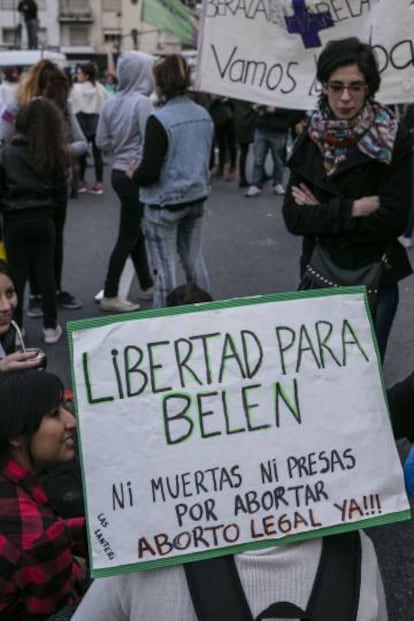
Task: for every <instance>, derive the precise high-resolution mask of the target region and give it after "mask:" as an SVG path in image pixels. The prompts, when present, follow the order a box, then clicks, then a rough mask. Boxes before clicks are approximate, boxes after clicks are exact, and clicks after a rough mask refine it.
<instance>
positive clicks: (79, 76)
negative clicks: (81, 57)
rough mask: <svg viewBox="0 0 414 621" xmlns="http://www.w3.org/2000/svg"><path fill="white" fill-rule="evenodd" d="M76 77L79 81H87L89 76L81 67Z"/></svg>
mask: <svg viewBox="0 0 414 621" xmlns="http://www.w3.org/2000/svg"><path fill="white" fill-rule="evenodd" d="M76 78H77V80H78V82H86V80H87V79H88V76H87V75H86V73H83V71H82V69H81V68H80V67H79V68H78V70H77V72H76Z"/></svg>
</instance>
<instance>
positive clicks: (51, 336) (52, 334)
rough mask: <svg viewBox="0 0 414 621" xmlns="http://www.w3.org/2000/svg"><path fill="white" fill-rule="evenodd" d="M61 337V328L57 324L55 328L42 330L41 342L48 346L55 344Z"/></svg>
mask: <svg viewBox="0 0 414 621" xmlns="http://www.w3.org/2000/svg"><path fill="white" fill-rule="evenodd" d="M61 336H62V328H61V326H60V325H59V324H58V325H57V326H56V328H43V341H44V342H45V343H47V344H48V345H53V343H57V342H58V340H59V339H60V337H61Z"/></svg>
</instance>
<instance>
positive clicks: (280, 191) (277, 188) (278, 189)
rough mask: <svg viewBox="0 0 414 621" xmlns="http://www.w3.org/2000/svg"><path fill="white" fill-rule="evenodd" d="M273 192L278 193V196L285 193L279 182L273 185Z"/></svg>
mask: <svg viewBox="0 0 414 621" xmlns="http://www.w3.org/2000/svg"><path fill="white" fill-rule="evenodd" d="M273 192H274V193H275V194H278V195H279V196H283V194H284V193H285V188H284V187H283V185H282V184H281V183H276V185H274V186H273Z"/></svg>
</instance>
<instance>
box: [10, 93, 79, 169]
mask: <svg viewBox="0 0 414 621" xmlns="http://www.w3.org/2000/svg"><path fill="white" fill-rule="evenodd" d="M16 130H17V131H18V132H19V133H21V134H23V135H24V136H25V137H26V139H27V142H28V148H29V156H30V161H31V163H32V165H33V168H34V169H35V171H36V172H37V173H38V174H39V175H40V176H42V177H47V176H49V175H54V174H56V173H58V174H62V175H64V173H65V169H66V167H67V166H68V162H69V154H68V149H67V135H66V132H67V130H66V125H65V121H64V118H63V114H62V112H61V110H60V109H59V108H58V107H57V106H56V104H54V103H53V101H50V100H49V99H46V98H45V97H34V98H33V99H32V100H31V101H30V102H29V103H28V104H27V105H24V106H22V107H21V108H20V109H19V111H18V113H17V116H16Z"/></svg>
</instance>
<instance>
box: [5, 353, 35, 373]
mask: <svg viewBox="0 0 414 621" xmlns="http://www.w3.org/2000/svg"><path fill="white" fill-rule="evenodd" d="M40 362H41V360H40V358H39V356H38V354H37V352H35V351H27V352H21V351H16V352H14V354H9V355H8V356H5V357H4V358H1V359H0V372H1V373H5V372H7V371H18V370H19V369H35V368H36V367H38V366H39V364H40Z"/></svg>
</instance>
